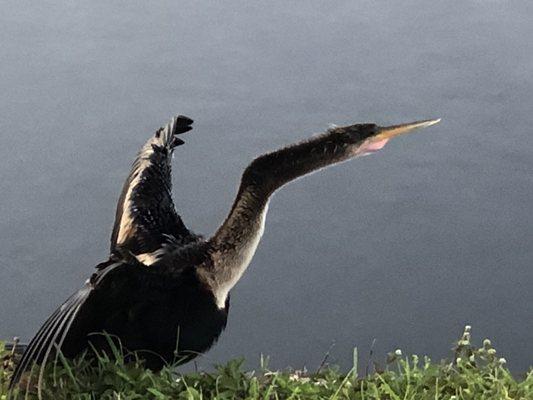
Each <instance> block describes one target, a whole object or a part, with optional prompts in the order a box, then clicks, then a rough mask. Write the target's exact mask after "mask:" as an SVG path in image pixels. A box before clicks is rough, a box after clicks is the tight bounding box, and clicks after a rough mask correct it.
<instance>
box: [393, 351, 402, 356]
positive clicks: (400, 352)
mask: <svg viewBox="0 0 533 400" xmlns="http://www.w3.org/2000/svg"><path fill="white" fill-rule="evenodd" d="M394 354H396V355H397V356H398V357H400V356H401V355H402V350H401V349H396V351H395V352H394Z"/></svg>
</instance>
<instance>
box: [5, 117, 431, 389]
mask: <svg viewBox="0 0 533 400" xmlns="http://www.w3.org/2000/svg"><path fill="white" fill-rule="evenodd" d="M437 122H439V120H426V121H418V122H413V123H409V124H402V125H395V126H389V127H379V126H377V125H375V124H357V125H350V126H343V127H333V128H331V129H329V130H328V131H326V132H325V133H323V134H321V135H318V136H315V137H312V138H310V139H309V140H306V141H303V142H300V143H297V144H294V145H291V146H288V147H285V148H282V149H280V150H278V151H274V152H272V153H268V154H265V155H262V156H260V157H258V158H256V159H255V160H254V161H253V162H252V163H251V164H250V165H249V166H248V167H247V168H246V170H245V171H244V173H243V175H242V179H241V183H240V187H239V190H238V193H237V197H236V198H235V201H234V203H233V206H232V207H231V210H230V212H229V215H228V216H227V218H226V219H225V221H224V222H223V223H222V225H221V226H220V228H218V230H217V231H216V232H215V234H214V235H213V236H212V237H211V238H210V239H207V240H205V239H203V237H201V236H198V235H196V234H194V233H192V232H191V231H189V230H188V229H187V228H186V227H185V225H184V223H183V222H182V220H181V218H180V216H179V215H178V214H177V213H176V211H175V209H174V204H173V201H172V195H171V177H170V171H171V159H172V157H171V156H172V153H173V150H174V148H175V147H176V146H179V145H182V144H183V143H184V142H183V140H181V139H180V138H178V136H177V135H179V134H182V133H185V132H187V131H189V130H191V129H192V127H191V124H192V123H193V121H192V120H191V119H189V118H187V117H184V116H178V117H175V118H173V119H172V120H171V121H170V122H169V123H168V124H167V125H166V126H165V127H163V128H160V129H159V130H158V131H157V132H156V133H155V135H154V136H152V137H151V138H150V139H149V140H148V141H147V142H146V144H145V145H144V146H143V147H142V149H141V150H140V152H139V154H138V156H137V158H136V159H135V161H134V163H133V166H132V169H131V172H130V174H129V176H128V178H127V180H126V183H125V184H124V188H123V190H122V194H121V196H120V199H119V202H118V207H117V213H116V219H115V225H114V228H113V234H112V236H111V253H110V254H111V256H110V258H109V260H108V261H106V262H104V263H102V264H99V265H98V266H97V271H96V272H95V273H94V274H93V275H92V276H91V277H90V278H89V279H88V280H87V281H86V282H85V285H84V286H83V287H82V289H81V290H79V291H78V292H77V293H75V294H74V295H73V296H71V297H70V298H69V299H68V300H67V301H66V302H65V303H63V305H62V306H61V307H59V308H58V309H57V310H56V311H55V312H54V313H53V314H52V316H51V317H50V318H49V319H48V320H47V321H46V322H45V323H44V325H43V326H42V327H41V329H40V330H39V331H38V332H37V334H36V335H35V337H34V338H33V339H32V341H31V342H30V344H29V345H28V347H27V349H26V350H25V352H24V354H23V356H22V359H21V361H20V363H19V364H18V366H17V368H16V370H15V372H14V375H13V378H12V383H11V384H12V386H13V385H15V384H16V383H17V382H18V381H19V380H20V378H21V376H22V374H24V372H25V371H28V370H30V369H31V368H32V366H33V364H34V363H37V364H40V372H39V383H40V382H41V380H42V376H43V370H44V369H43V366H44V365H46V363H47V361H50V360H51V359H52V355H53V354H54V353H55V352H56V351H57V350H58V349H60V350H61V351H62V353H63V355H64V356H66V357H68V358H72V357H75V356H76V355H79V354H80V353H81V352H82V351H83V350H86V349H87V348H88V347H89V343H91V344H92V346H94V348H96V349H100V350H102V349H106V347H107V346H108V342H107V340H106V338H105V337H103V336H102V335H91V334H92V333H95V332H106V333H108V334H109V335H112V336H113V337H117V338H119V339H120V341H121V344H122V345H123V346H124V347H125V348H127V349H128V350H130V351H138V352H141V353H140V354H141V357H142V358H143V359H144V360H145V362H146V366H147V367H149V368H152V369H159V368H161V367H162V366H163V365H164V364H165V363H166V362H168V363H171V362H175V361H176V360H181V361H187V360H190V359H192V358H194V357H195V356H196V355H197V354H199V353H202V352H205V351H206V350H207V349H209V348H210V347H211V346H212V345H213V343H214V342H215V341H216V340H217V338H218V336H219V335H220V333H221V332H222V330H223V329H224V327H225V326H226V320H227V316H228V309H229V292H230V290H231V289H232V288H233V286H234V285H235V284H236V283H237V281H238V280H239V279H240V277H241V276H242V274H243V273H244V271H245V270H246V267H247V266H248V264H249V263H250V261H251V259H252V257H253V255H254V252H255V250H256V248H257V245H258V243H259V240H260V239H261V235H262V233H263V228H264V224H265V215H266V212H267V208H268V202H269V199H270V197H271V196H272V194H273V193H274V192H275V191H276V190H277V189H279V188H280V187H281V186H283V185H284V184H286V183H288V182H290V181H292V180H293V179H296V178H298V177H300V176H303V175H305V174H308V173H310V172H313V171H315V170H317V169H320V168H323V167H327V166H329V165H332V164H336V163H339V162H341V161H346V160H349V159H351V158H354V157H357V156H359V155H364V154H368V153H372V152H375V151H377V150H379V149H381V148H382V147H383V146H384V145H385V144H386V143H387V141H388V140H389V139H390V138H392V137H395V136H398V135H401V134H403V133H407V132H410V131H412V130H414V129H417V128H424V127H428V126H431V125H433V124H435V123H437ZM39 388H40V384H39Z"/></svg>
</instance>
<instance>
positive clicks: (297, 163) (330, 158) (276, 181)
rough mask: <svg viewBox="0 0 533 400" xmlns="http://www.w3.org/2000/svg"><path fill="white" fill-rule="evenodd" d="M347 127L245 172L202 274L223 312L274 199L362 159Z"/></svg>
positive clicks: (266, 157)
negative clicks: (315, 175) (302, 181)
mask: <svg viewBox="0 0 533 400" xmlns="http://www.w3.org/2000/svg"><path fill="white" fill-rule="evenodd" d="M348 128H350V127H346V128H336V129H333V130H329V131H328V132H326V133H325V134H323V135H320V136H316V137H314V138H311V139H310V140H307V141H303V142H300V143H297V144H294V145H291V146H288V147H285V148H282V149H280V150H278V151H275V152H272V153H268V154H265V155H263V156H261V157H258V158H256V159H255V160H254V161H253V162H252V163H251V164H250V165H249V166H248V167H247V168H246V170H245V171H244V174H243V176H242V179H241V184H240V187H239V191H238V193H237V197H236V199H235V201H234V203H233V206H232V208H231V211H230V213H229V215H228V216H227V218H226V219H225V221H224V222H223V223H222V225H221V226H220V228H219V229H218V230H217V231H216V233H215V234H214V235H213V237H212V238H211V239H210V240H209V242H210V244H211V249H212V254H211V255H212V260H213V264H214V265H213V267H212V268H210V269H207V268H206V269H200V270H199V274H200V276H201V277H203V278H204V280H205V281H206V282H207V283H208V285H209V286H210V287H211V288H212V290H213V292H214V294H215V297H216V299H217V303H218V305H219V307H221V308H222V307H223V306H224V303H225V301H226V297H227V294H228V292H229V290H231V288H232V287H233V286H234V285H235V283H237V281H238V280H239V279H240V277H241V276H242V274H243V273H244V271H245V270H246V268H247V266H248V264H249V263H250V261H251V259H252V257H253V255H254V253H255V250H256V248H257V245H258V244H259V240H260V239H261V236H262V233H263V229H264V224H265V217H266V212H267V209H268V201H269V198H270V196H271V195H272V194H273V193H274V192H275V191H276V190H277V189H278V188H280V187H281V186H283V185H284V184H286V183H288V182H290V181H292V180H294V179H296V178H298V177H300V176H303V175H306V174H308V173H311V172H313V171H316V170H318V169H320V168H323V167H326V166H328V165H331V164H335V163H337V162H340V161H344V160H346V159H349V158H351V157H353V156H354V155H356V153H357V152H356V150H354V148H353V146H352V144H353V143H351V141H350V140H348V139H347V137H345V136H344V135H343V134H344V133H345V132H344V131H345V130H346V129H348Z"/></svg>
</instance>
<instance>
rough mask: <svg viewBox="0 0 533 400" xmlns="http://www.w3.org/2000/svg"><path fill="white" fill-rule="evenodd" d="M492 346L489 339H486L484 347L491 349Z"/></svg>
mask: <svg viewBox="0 0 533 400" xmlns="http://www.w3.org/2000/svg"><path fill="white" fill-rule="evenodd" d="M490 345H491V342H490V340H489V339H485V340H483V346H484V347H490Z"/></svg>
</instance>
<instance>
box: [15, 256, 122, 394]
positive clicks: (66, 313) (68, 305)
mask: <svg viewBox="0 0 533 400" xmlns="http://www.w3.org/2000/svg"><path fill="white" fill-rule="evenodd" d="M121 265H125V264H123V263H115V264H111V265H109V266H107V267H106V268H105V269H103V270H101V271H99V272H97V273H96V274H95V275H93V277H92V278H91V279H88V280H87V282H86V283H85V285H84V286H83V287H82V288H81V289H80V290H79V291H78V292H76V293H74V294H73V295H72V296H70V297H69V298H68V299H67V300H66V301H65V302H64V303H63V304H62V305H61V306H60V307H59V308H58V309H57V310H55V311H54V313H53V314H52V315H51V316H50V317H49V318H48V319H47V320H46V322H45V323H44V324H43V326H42V327H41V328H40V329H39V331H38V332H37V334H36V335H35V336H34V337H33V339H32V340H31V341H30V343H29V345H28V347H27V348H26V351H25V352H24V354H23V355H22V358H21V360H20V362H19V363H18V365H17V367H16V368H15V371H14V373H13V377H12V378H11V382H10V390H12V389H13V388H14V387H15V385H16V384H17V383H18V382H19V381H20V379H21V378H22V376H23V374H24V373H26V372H28V371H29V372H30V373H29V376H28V377H27V385H26V386H27V388H29V385H30V383H31V382H32V378H33V371H34V369H35V368H34V366H35V365H36V364H39V367H38V371H39V375H38V381H37V390H38V396H39V398H41V397H42V383H43V377H44V371H45V368H46V365H47V363H48V362H49V358H50V355H51V354H52V353H53V352H57V351H59V350H61V349H62V346H63V343H64V342H65V339H66V338H67V335H68V334H69V332H70V328H71V327H72V325H73V323H74V322H75V320H76V317H77V316H78V313H79V311H80V309H81V307H82V306H83V305H84V304H85V303H86V301H87V299H89V297H90V296H91V294H92V293H93V290H94V288H95V287H96V286H98V284H99V283H100V282H101V281H102V279H104V277H105V276H106V275H107V274H108V273H109V272H111V271H113V270H114V269H116V268H117V267H119V266H121ZM56 355H57V353H56ZM56 361H57V357H56Z"/></svg>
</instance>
